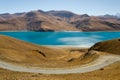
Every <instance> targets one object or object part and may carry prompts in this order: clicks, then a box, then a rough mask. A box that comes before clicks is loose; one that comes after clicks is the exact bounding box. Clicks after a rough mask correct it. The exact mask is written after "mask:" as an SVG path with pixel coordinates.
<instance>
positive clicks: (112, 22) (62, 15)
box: [0, 10, 120, 31]
mask: <svg viewBox="0 0 120 80" xmlns="http://www.w3.org/2000/svg"><path fill="white" fill-rule="evenodd" d="M13 30H17V31H19V30H28V31H64V30H65V31H119V30H120V19H119V18H117V17H106V16H89V15H87V14H82V15H79V14H75V13H72V12H69V11H48V12H44V11H41V10H37V11H30V12H23V13H15V14H9V13H5V14H0V31H13Z"/></svg>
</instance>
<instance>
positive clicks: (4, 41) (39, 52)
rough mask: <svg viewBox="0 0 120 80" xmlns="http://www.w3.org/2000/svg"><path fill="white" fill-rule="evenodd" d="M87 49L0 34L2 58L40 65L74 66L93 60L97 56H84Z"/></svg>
mask: <svg viewBox="0 0 120 80" xmlns="http://www.w3.org/2000/svg"><path fill="white" fill-rule="evenodd" d="M86 51H87V49H86V50H83V49H82V50H81V49H67V48H66V49H65V48H55V47H45V46H38V45H34V44H31V43H27V42H24V41H20V40H17V39H14V38H10V37H8V36H3V35H0V60H3V61H7V62H10V63H14V64H18V65H25V66H39V67H52V68H55V67H57V68H61V67H72V66H76V65H80V64H84V63H88V62H91V61H92V60H93V59H94V58H95V57H96V56H93V55H92V56H91V57H92V58H90V56H88V57H85V58H84V57H83V59H81V58H82V57H81V56H84V54H85V52H86Z"/></svg>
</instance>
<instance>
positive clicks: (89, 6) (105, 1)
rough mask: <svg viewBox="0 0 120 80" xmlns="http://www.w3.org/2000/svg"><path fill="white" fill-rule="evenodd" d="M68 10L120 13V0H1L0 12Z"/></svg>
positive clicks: (91, 13)
mask: <svg viewBox="0 0 120 80" xmlns="http://www.w3.org/2000/svg"><path fill="white" fill-rule="evenodd" d="M38 9H41V10H44V11H49V10H68V11H72V12H74V13H77V14H89V15H104V14H116V13H120V0H0V13H15V12H28V11H31V10H38Z"/></svg>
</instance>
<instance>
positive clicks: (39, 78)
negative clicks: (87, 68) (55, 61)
mask: <svg viewBox="0 0 120 80" xmlns="http://www.w3.org/2000/svg"><path fill="white" fill-rule="evenodd" d="M6 74H7V75H6ZM119 75H120V62H116V63H114V64H112V65H110V66H107V67H105V68H103V69H100V70H97V71H92V72H88V73H82V74H62V75H46V74H40V73H24V72H15V71H9V70H6V69H0V79H1V80H120V76H119Z"/></svg>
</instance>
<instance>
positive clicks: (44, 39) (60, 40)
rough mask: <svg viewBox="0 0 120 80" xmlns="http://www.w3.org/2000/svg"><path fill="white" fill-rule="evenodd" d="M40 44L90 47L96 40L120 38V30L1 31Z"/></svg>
mask: <svg viewBox="0 0 120 80" xmlns="http://www.w3.org/2000/svg"><path fill="white" fill-rule="evenodd" d="M0 34H3V35H8V36H11V37H14V38H17V39H20V40H24V41H27V42H31V43H34V44H40V45H53V46H74V47H90V46H92V45H93V44H95V43H96V42H99V41H104V40H110V39H114V38H120V32H0Z"/></svg>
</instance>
